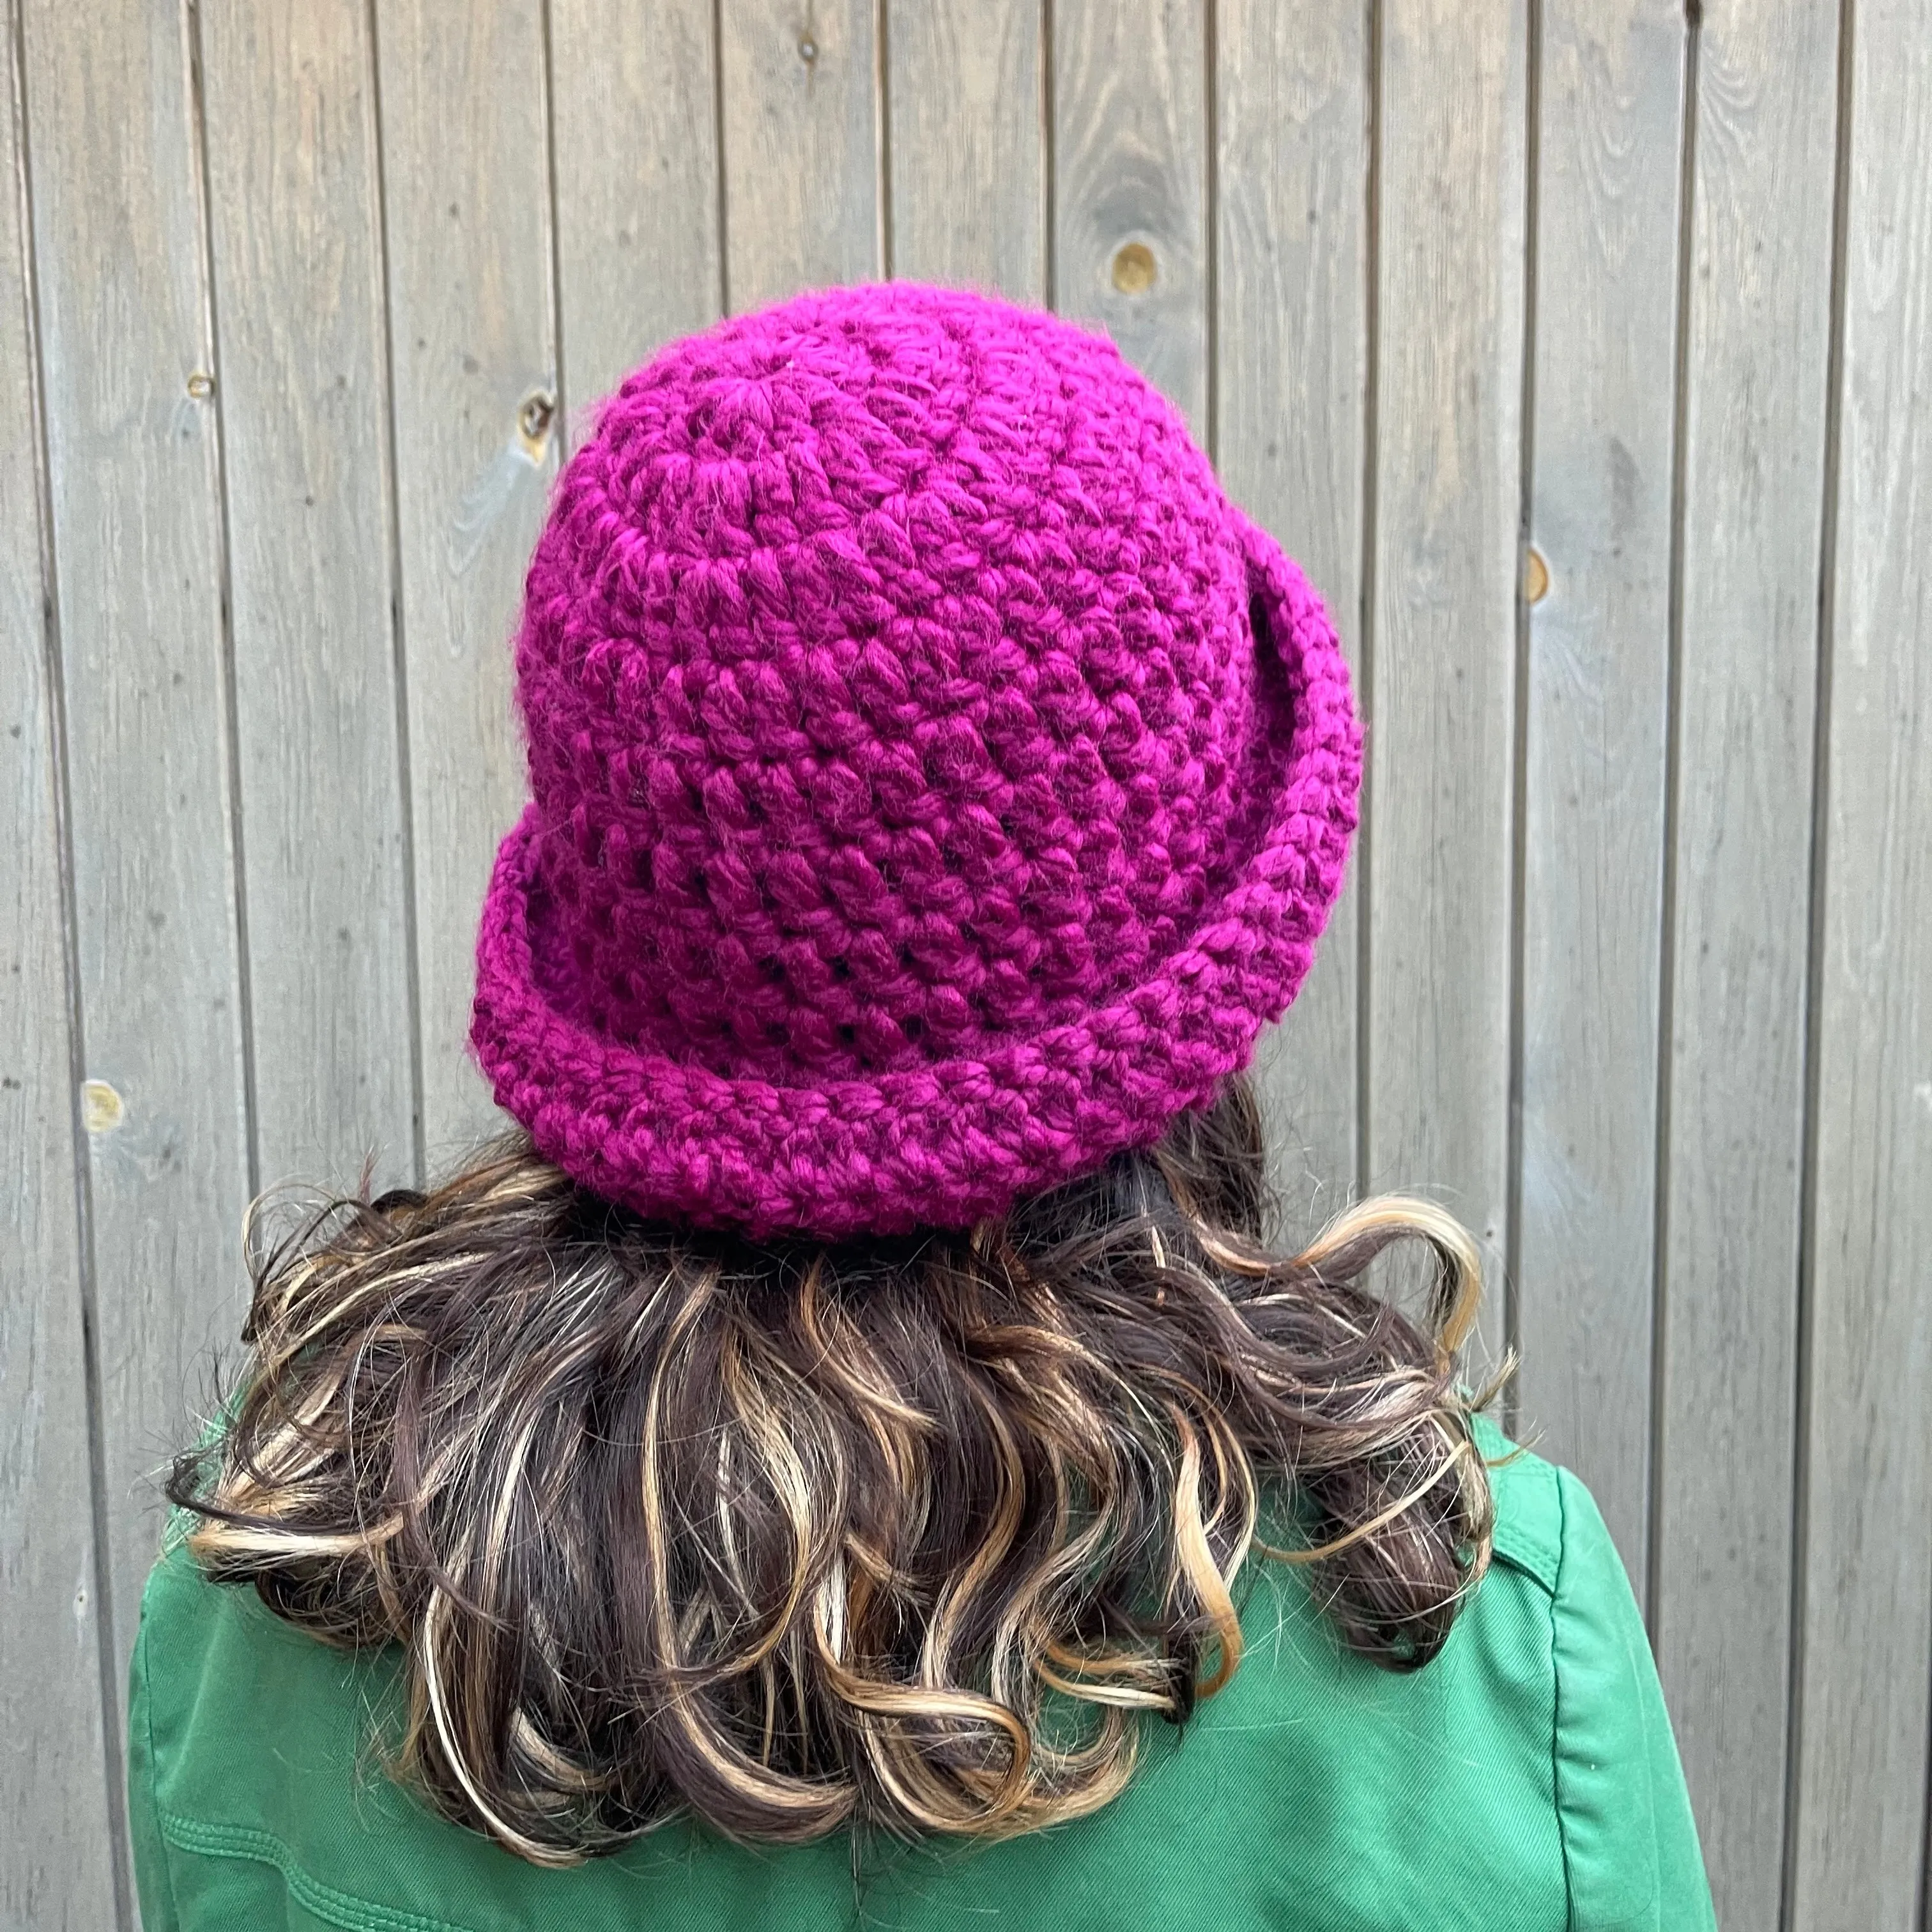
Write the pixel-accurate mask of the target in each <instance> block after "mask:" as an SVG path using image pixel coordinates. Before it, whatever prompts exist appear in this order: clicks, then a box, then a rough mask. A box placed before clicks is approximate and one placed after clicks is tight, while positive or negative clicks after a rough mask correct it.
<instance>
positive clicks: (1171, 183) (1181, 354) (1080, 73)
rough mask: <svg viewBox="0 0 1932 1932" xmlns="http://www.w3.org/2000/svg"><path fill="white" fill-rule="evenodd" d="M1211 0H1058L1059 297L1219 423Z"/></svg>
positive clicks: (1198, 418) (1062, 306) (1191, 411)
mask: <svg viewBox="0 0 1932 1932" xmlns="http://www.w3.org/2000/svg"><path fill="white" fill-rule="evenodd" d="M1207 31H1208V29H1207V20H1206V16H1205V0H1146V4H1140V5H1135V4H1130V0H1058V4H1056V5H1055V7H1054V10H1053V47H1052V61H1053V116H1054V125H1053V130H1052V139H1053V152H1054V187H1055V206H1054V209H1053V217H1052V218H1053V237H1054V242H1053V251H1054V276H1053V287H1052V291H1051V293H1052V299H1053V304H1054V306H1055V308H1057V309H1058V310H1059V311H1061V314H1064V315H1069V316H1073V317H1076V318H1079V319H1081V320H1093V321H1097V322H1099V323H1103V324H1104V325H1105V326H1106V330H1107V332H1108V333H1109V335H1111V336H1112V337H1113V338H1114V340H1115V341H1116V342H1117V343H1118V344H1120V346H1121V353H1122V354H1123V355H1124V356H1126V357H1127V359H1128V360H1129V361H1130V362H1133V364H1134V365H1135V366H1136V368H1139V369H1140V370H1141V371H1142V373H1143V374H1145V375H1146V377H1148V380H1150V381H1151V382H1152V383H1154V384H1155V385H1156V386H1157V387H1159V388H1160V389H1162V390H1163V391H1164V392H1166V394H1167V395H1169V396H1170V397H1172V398H1173V400H1174V401H1175V402H1176V403H1178V404H1179V405H1180V407H1181V410H1182V411H1183V413H1184V414H1185V415H1186V416H1187V420H1188V422H1190V424H1192V425H1194V426H1195V428H1196V429H1197V430H1199V429H1201V428H1202V425H1205V423H1206V422H1207V420H1208V141H1207V125H1206V123H1207Z"/></svg>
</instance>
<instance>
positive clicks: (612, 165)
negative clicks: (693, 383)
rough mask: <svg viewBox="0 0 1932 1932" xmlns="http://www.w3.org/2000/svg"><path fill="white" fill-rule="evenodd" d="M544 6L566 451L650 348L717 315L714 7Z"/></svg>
mask: <svg viewBox="0 0 1932 1932" xmlns="http://www.w3.org/2000/svg"><path fill="white" fill-rule="evenodd" d="M635 19H636V12H635V9H634V7H632V6H631V5H630V4H629V0H550V94H551V99H552V101H553V104H554V107H555V114H556V118H555V124H554V127H553V133H552V138H553V140H554V142H555V144H556V213H555V217H554V218H555V220H556V236H557V263H558V284H559V290H560V293H561V298H562V302H561V308H562V321H561V326H560V334H561V337H562V377H563V388H562V397H563V402H564V405H565V410H566V411H567V413H568V416H567V420H568V425H569V428H570V434H571V440H573V441H574V440H576V438H577V434H578V431H579V426H580V425H581V423H582V422H583V420H584V419H585V418H586V415H587V413H588V412H589V410H590V409H591V408H592V406H593V404H594V403H595V401H596V399H597V398H600V397H602V396H604V395H607V394H608V393H609V392H610V391H611V390H613V389H615V388H616V386H617V384H618V383H619V381H620V380H622V377H624V375H625V373H626V372H627V371H629V370H631V369H633V368H635V367H636V366H637V365H638V364H639V363H640V362H643V360H644V359H645V358H646V356H649V353H650V352H651V351H652V350H653V349H655V348H656V347H658V344H661V343H663V342H666V341H669V340H670V338H672V337H673V336H676V335H684V334H685V333H687V332H688V331H690V330H691V329H702V328H703V326H705V324H706V323H709V322H711V321H713V320H715V318H716V317H717V316H718V314H719V312H720V311H721V308H722V307H723V302H724V297H723V293H722V286H721V281H720V275H721V269H720V257H719V236H718V207H719V202H718V111H717V110H718V98H717V72H716V67H715V61H716V55H717V49H716V46H715V40H714V39H713V35H712V26H713V21H712V5H711V0H659V4H658V5H654V6H653V7H652V9H651V12H650V31H649V32H648V33H639V32H637V31H635V29H634V21H635Z"/></svg>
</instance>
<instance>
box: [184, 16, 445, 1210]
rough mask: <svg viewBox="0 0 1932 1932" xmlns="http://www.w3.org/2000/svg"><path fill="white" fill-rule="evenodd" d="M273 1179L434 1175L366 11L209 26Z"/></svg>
mask: <svg viewBox="0 0 1932 1932" xmlns="http://www.w3.org/2000/svg"><path fill="white" fill-rule="evenodd" d="M200 21H201V53H202V61H203V63H204V68H205V89H206V120H207V126H206V139H207V149H208V199H209V220H210V231H211V242H212V257H213V262H214V294H215V315H216V319H217V329H218V331H219V344H218V354H219V356H220V369H219V371H218V372H217V377H218V380H219V381H220V384H221V398H220V407H221V412H222V423H223V434H224V439H225V440H224V459H225V463H226V488H227V496H226V502H227V510H228V527H229V576H230V583H231V595H232V600H233V612H232V616H233V625H234V652H235V700H236V734H237V746H238V768H239V773H240V782H241V796H242V814H243V823H244V828H245V829H244V833H243V856H244V860H245V867H246V889H247V895H248V896H247V901H246V903H247V909H248V921H247V931H248V970H249V986H250V996H251V997H250V1004H251V1012H252V1015H253V1018H254V1037H255V1043H256V1058H255V1079H256V1096H257V1104H258V1109H259V1112H258V1118H257V1134H258V1139H259V1146H260V1160H261V1172H262V1175H263V1179H264V1181H268V1182H270V1183H272V1182H275V1181H278V1180H281V1179H284V1178H290V1177H293V1176H300V1175H326V1176H329V1177H332V1178H335V1179H337V1180H339V1181H341V1180H349V1181H353V1179H354V1178H355V1177H356V1174H357V1172H358V1170H359V1167H360V1165H361V1163H362V1159H363V1157H365V1155H367V1154H373V1155H374V1156H375V1157H376V1158H377V1174H378V1175H379V1177H380V1178H386V1179H389V1180H392V1181H393V1180H400V1179H403V1178H407V1176H408V1175H410V1173H411V1172H413V1169H414V1167H415V1166H416V1146H415V1143H416V1107H417V1100H416V1093H415V1091H414V1089H415V1079H414V1071H413V1067H414V1044H413V1039H412V1031H413V1001H412V998H411V995H412V991H413V989H412V985H411V980H412V977H413V976H412V973H411V968H410V935H409V923H408V922H409V919H410V905H409V898H408V894H409V884H408V878H407V853H406V851H405V849H404V841H405V812H404V799H403V780H402V774H401V770H400V768H399V758H398V730H397V725H398V710H397V690H396V678H397V663H396V646H395V630H394V604H395V583H394V582H393V573H392V568H391V564H392V554H393V545H394V541H395V535H394V528H393V523H392V517H393V514H394V505H393V502H392V491H391V479H390V477H389V420H388V410H389V386H388V379H387V371H386V366H385V365H386V356H385V351H384V342H383V263H382V254H383V249H382V236H381V229H380V221H381V214H380V207H379V205H378V196H377V155H376V142H375V125H374V99H373V89H372V82H373V79H374V67H373V62H372V59H371V48H370V46H369V41H368V26H369V14H368V9H367V8H366V7H365V6H363V5H361V4H359V0H320V4H315V0H269V4H265V5H260V6H254V7H206V8H204V9H202V12H201V15H200Z"/></svg>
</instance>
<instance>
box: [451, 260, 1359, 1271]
mask: <svg viewBox="0 0 1932 1932" xmlns="http://www.w3.org/2000/svg"><path fill="white" fill-rule="evenodd" d="M517 691H518V699H519V702H520V706H521V708H522V712H523V719H524V723H525V726H526V731H527V734H528V738H529V769H530V787H531V791H532V795H533V802H532V803H531V805H530V806H529V809H528V810H527V811H526V812H525V813H524V814H523V820H522V822H521V823H520V824H519V825H518V826H517V828H516V829H515V830H514V831H513V832H511V834H510V835H509V836H508V838H506V839H505V841H503V844H502V850H500V852H499V854H498V856H497V859H496V871H495V875H494V877H493V880H492V883H491V884H490V891H489V895H488V897H487V900H486V901H485V903H484V910H483V920H482V930H481V935H480V938H479V939H478V946H477V982H476V1007H475V1025H474V1029H473V1034H472V1037H473V1040H474V1043H475V1050H476V1053H477V1056H478V1059H479V1060H480V1061H481V1064H482V1066H483V1068H484V1071H485V1073H487V1076H489V1077H490V1079H491V1080H492V1081H493V1083H494V1085H495V1088H496V1099H497V1100H498V1102H499V1104H500V1105H501V1106H503V1107H504V1108H505V1109H508V1112H510V1113H511V1114H512V1115H514V1116H515V1117H516V1118H517V1119H518V1120H519V1121H522V1122H523V1124H524V1125H525V1126H526V1127H527V1128H528V1129H529V1131H530V1133H531V1134H532V1137H533V1138H534V1139H535V1144H536V1145H537V1148H538V1150H539V1151H541V1153H542V1154H544V1156H545V1157H547V1158H548V1159H550V1160H552V1161H554V1162H555V1163H556V1164H557V1165H558V1166H560V1167H562V1169H565V1171H566V1172H568V1173H569V1174H570V1175H572V1176H573V1177H574V1178H575V1179H576V1180H577V1181H580V1182H581V1183H582V1184H583V1185H584V1186H586V1187H588V1188H589V1189H591V1190H592V1191H594V1192H595V1193H598V1194H599V1195H601V1196H604V1198H606V1199H610V1200H613V1201H616V1202H622V1203H624V1204H625V1205H627V1206H629V1207H631V1208H634V1209H636V1210H637V1211H639V1212H640V1213H642V1214H646V1215H649V1216H652V1217H658V1218H663V1219H670V1220H681V1221H684V1222H687V1223H695V1224H698V1225H702V1226H732V1227H736V1228H739V1229H742V1230H744V1231H745V1232H748V1233H750V1234H751V1235H757V1236H764V1235H771V1234H774V1233H776V1232H787V1231H788V1232H799V1233H808V1234H811V1235H818V1236H823V1237H826V1238H836V1237H841V1236H844V1235H853V1234H857V1233H861V1232H871V1233H880V1234H884V1233H891V1232H902V1231H904V1230H907V1229H913V1228H914V1227H917V1226H942V1227H960V1226H966V1225H968V1224H969V1223H972V1222H974V1221H975V1220H978V1219H980V1217H983V1216H986V1215H991V1214H999V1213H1001V1212H1003V1211H1005V1210H1006V1209H1007V1208H1010V1207H1011V1206H1012V1205H1013V1204H1014V1203H1015V1202H1016V1201H1017V1200H1019V1199H1021V1198H1022V1196H1025V1195H1028V1194H1029V1193H1035V1192H1037V1191H1039V1190H1043V1189H1046V1188H1049V1187H1053V1186H1055V1185H1056V1184H1058V1183H1061V1182H1063V1181H1067V1180H1070V1179H1071V1178H1073V1177H1074V1176H1076V1175H1079V1174H1082V1173H1084V1172H1089V1171H1091V1170H1092V1169H1094V1168H1097V1167H1098V1166H1100V1165H1101V1164H1102V1163H1103V1162H1104V1161H1105V1160H1106V1159H1107V1157H1109V1155H1111V1154H1115V1153H1116V1152H1118V1151H1120V1150H1121V1149H1123V1148H1129V1147H1134V1146H1141V1145H1147V1144H1148V1143H1150V1142H1153V1141H1154V1140H1155V1139H1158V1138H1159V1136H1160V1134H1161V1133H1162V1131H1163V1130H1164V1129H1165V1128H1166V1127H1167V1125H1168V1124H1169V1122H1170V1121H1172V1119H1173V1118H1175V1116H1176V1115H1178V1114H1180V1113H1181V1112H1183V1111H1184V1110H1186V1109H1189V1108H1192V1107H1196V1106H1202V1105H1204V1104H1205V1103H1206V1102H1207V1101H1208V1100H1209V1098H1210V1097H1211V1095H1212V1094H1213V1092H1214V1088H1215V1087H1216V1085H1217V1082H1219V1081H1220V1079H1222V1078H1223V1076H1225V1075H1226V1074H1228V1073H1230V1072H1231V1071H1232V1070H1235V1068H1237V1067H1241V1066H1243V1065H1244V1064H1246V1063H1247V1060H1248V1059H1249V1058H1250V1055H1251V1053H1252V1052H1253V1048H1254V1045H1255V1041H1256V1037H1257V1035H1258V1034H1259V1033H1260V1031H1261V1030H1262V1028H1263V1027H1264V1026H1265V1025H1268V1023H1269V1022H1271V1021H1272V1020H1274V1019H1277V1018H1279V1017H1280V1014H1281V1013H1282V1011H1283V1009H1284V1008H1285V1007H1286V1006H1287V1004H1288V1003H1289V1001H1290V1000H1291V999H1292V998H1293V997H1294V995H1295V989H1297V987H1298V986H1299V985H1300V984H1301V980H1302V977H1303V976H1304V974H1305V973H1306V972H1307V970H1308V965H1309V962H1310V956H1311V954H1312V952H1313V947H1314V944H1315V941H1316V938H1317V936H1318V935H1319V933H1320V932H1321V930H1322V925H1323V922H1325V919H1326V918H1327V916H1328V909H1329V907H1330V906H1331V904H1332V903H1333V901H1334V897H1335V894H1336V892H1337V888H1338V886H1339V885H1340V880H1341V875H1342V868H1343V859H1344V858H1345V856H1346V851H1347V847H1348V841H1349V834H1350V832H1352V830H1353V829H1354V826H1355V793H1356V788H1357V784H1358V779H1359V776H1360V772H1361V737H1360V733H1359V732H1358V728H1357V726H1356V723H1355V714H1354V712H1353V709H1352V706H1351V704H1350V701H1349V683H1348V673H1347V670H1346V667H1345V665H1344V664H1343V658H1342V655H1341V652H1340V649H1338V648H1337V644H1336V641H1335V635H1334V631H1333V630H1332V629H1331V627H1330V625H1329V622H1328V618H1327V616H1325V614H1324V613H1323V611H1322V606H1321V604H1320V603H1319V601H1317V599H1316V596H1315V595H1314V593H1313V592H1312V591H1311V590H1310V589H1309V587H1308V586H1307V583H1305V582H1304V580H1303V578H1302V576H1301V571H1299V570H1298V569H1297V568H1296V567H1295V565H1294V564H1293V563H1292V562H1290V561H1289V559H1288V558H1287V557H1286V556H1284V555H1283V553H1282V551H1281V550H1280V549H1279V548H1278V547H1277V545H1276V544H1274V541H1272V540H1271V538H1268V536H1266V535H1264V534H1263V533H1262V532H1261V531H1260V530H1259V529H1256V527H1255V526H1253V524H1252V523H1250V522H1248V521H1247V519H1246V518H1245V517H1244V516H1243V515H1242V514H1241V511H1239V510H1238V509H1236V508H1235V507H1234V506H1233V505H1232V504H1230V503H1229V501H1228V500H1227V499H1226V496H1223V493H1222V491H1221V489H1220V485H1219V484H1218V483H1217V481H1216V480H1215V477H1214V472H1213V470H1212V469H1211V467H1210V466H1209V464H1208V460H1207V458H1205V456H1203V455H1202V454H1201V452H1199V450H1198V449H1196V447H1195V446H1194V444H1193V443H1192V441H1191V440H1190V439H1189V437H1188V434H1187V430H1186V428H1185V427H1184V425H1183V423H1182V422H1181V417H1180V415H1179V413H1178V412H1177V411H1176V410H1175V408H1174V407H1173V406H1172V404H1170V403H1169V402H1168V401H1166V398H1163V396H1161V395H1159V394H1158V393H1157V392H1156V391H1155V390H1154V389H1151V387H1149V386H1148V384H1147V383H1146V382H1145V381H1144V380H1142V378H1141V377H1140V376H1139V375H1138V374H1136V372H1135V371H1133V369H1131V368H1129V367H1128V366H1127V364H1126V363H1124V362H1123V361H1122V360H1121V357H1120V356H1119V354H1118V353H1117V352H1116V351H1115V349H1114V347H1112V344H1110V343H1109V342H1108V341H1106V340H1105V339H1104V338H1102V337H1100V336H1098V335H1091V334H1089V333H1088V332H1085V331H1084V330H1082V329H1076V328H1074V327H1073V326H1070V325H1069V324H1067V323H1064V322H1061V321H1059V320H1057V319H1055V317H1052V316H1050V315H1046V314H1037V313H1034V312H1031V311H1025V310H1022V309H1019V308H1013V307H1011V306H1010V305H1007V304H1006V303H1004V302H998V301H995V300H992V299H988V298H986V297H983V296H976V295H969V294H965V293H955V292H952V291H946V290H937V289H932V288H926V287H919V286H916V285H912V284H903V283H901V284H892V285H890V286H888V287H868V288H854V289H841V290H832V291H828V292H826V293H817V294H811V295H805V296H799V297H798V298H796V299H794V300H792V301H790V302H784V303H781V304H780V305H778V306H776V307H775V308H768V309H765V310H763V311H759V312H757V313H755V314H748V315H744V316H740V317H736V318H735V319H733V320H730V321H727V322H725V323H721V324H720V325H719V326H717V327H715V328H714V329H709V330H708V331H706V332H705V333H703V335H697V336H693V337H691V338H688V339H686V340H685V341H680V342H677V343H675V344H672V345H671V346H670V347H669V348H668V349H667V350H664V352H663V353H661V355H659V356H658V357H657V358H656V359H655V360H654V361H652V362H650V363H649V364H648V365H646V367H645V368H642V369H640V370H639V371H637V372H636V373H635V374H633V375H632V376H631V377H630V378H629V379H628V380H627V381H626V382H625V384H624V386H623V387H622V389H621V390H619V392H618V393H617V395H616V396H615V397H613V398H612V399H611V400H610V402H609V403H608V404H607V405H606V406H605V407H604V411H603V414H602V416H601V420H600V421H599V422H598V425H597V428H596V431H595V434H594V435H593V436H592V437H591V438H590V440H589V441H588V442H587V443H586V444H585V445H584V446H583V448H581V449H579V450H578V451H577V453H576V454H575V455H574V456H573V457H572V458H571V460H570V462H569V463H568V466H566V468H565V470H564V472H563V475H562V478H561V479H560V481H559V484H558V485H557V489H556V497H555V501H554V503H553V507H552V509H551V511H550V520H549V522H548V524H547V526H546V527H545V529H544V532H543V535H542V536H541V538H540V539H539V541H538V544H537V548H536V553H535V556H534V558H533V559H532V562H531V565H530V569H529V581H528V584H527V586H526V603H525V608H524V613H523V626H522V630H521V633H520V636H519V637H518V640H517Z"/></svg>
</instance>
